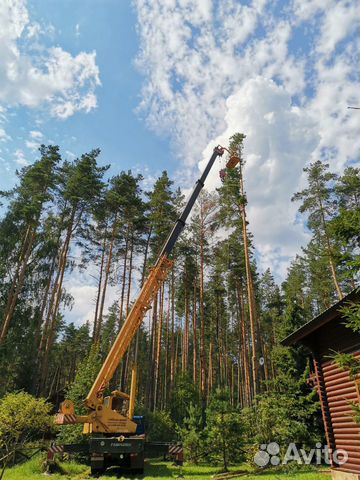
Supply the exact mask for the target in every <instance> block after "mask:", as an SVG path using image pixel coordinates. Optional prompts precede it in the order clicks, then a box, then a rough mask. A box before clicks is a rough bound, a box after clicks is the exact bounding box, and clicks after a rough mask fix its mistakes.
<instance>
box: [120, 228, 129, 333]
mask: <svg viewBox="0 0 360 480" xmlns="http://www.w3.org/2000/svg"><path fill="white" fill-rule="evenodd" d="M128 250H129V227H128V228H127V232H126V239H125V253H124V268H123V274H122V286H121V297H120V306H119V330H120V328H121V325H122V323H123V312H124V299H125V285H126V271H127V257H128Z"/></svg>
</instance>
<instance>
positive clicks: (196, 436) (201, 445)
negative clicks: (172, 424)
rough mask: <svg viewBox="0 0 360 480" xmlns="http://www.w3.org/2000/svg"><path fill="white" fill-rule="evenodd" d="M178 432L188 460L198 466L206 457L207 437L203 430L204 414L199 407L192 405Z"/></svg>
mask: <svg viewBox="0 0 360 480" xmlns="http://www.w3.org/2000/svg"><path fill="white" fill-rule="evenodd" d="M178 432H179V435H180V438H181V440H182V443H183V447H184V452H185V457H186V460H187V461H188V462H190V463H194V464H198V463H199V462H200V461H201V460H203V459H204V458H205V457H206V453H207V446H206V435H205V430H204V428H203V414H202V409H201V407H200V406H199V405H196V404H195V405H194V404H193V403H190V406H189V408H188V415H187V417H186V418H185V419H184V423H183V426H182V427H178Z"/></svg>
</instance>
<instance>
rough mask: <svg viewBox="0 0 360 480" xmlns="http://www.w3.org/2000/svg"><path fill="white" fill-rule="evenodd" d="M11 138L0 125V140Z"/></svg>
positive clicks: (4, 140)
mask: <svg viewBox="0 0 360 480" xmlns="http://www.w3.org/2000/svg"><path fill="white" fill-rule="evenodd" d="M8 140H11V137H10V135H8V134H7V133H6V132H5V130H4V129H3V128H1V127H0V142H7V141H8Z"/></svg>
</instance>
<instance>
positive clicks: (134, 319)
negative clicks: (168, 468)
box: [48, 145, 239, 474]
mask: <svg viewBox="0 0 360 480" xmlns="http://www.w3.org/2000/svg"><path fill="white" fill-rule="evenodd" d="M225 150H227V149H226V148H224V147H222V146H220V145H218V146H217V147H215V148H214V151H213V154H212V156H211V157H210V159H209V161H208V163H207V165H206V167H205V170H204V171H203V174H202V175H201V177H200V178H199V179H198V180H197V182H196V183H195V187H194V189H193V192H192V193H191V195H190V197H189V199H188V201H187V203H186V205H185V208H184V210H183V212H182V214H181V216H180V217H179V218H178V219H177V221H176V222H175V225H174V226H173V229H172V231H171V232H170V234H169V236H168V238H167V240H166V242H165V243H164V245H163V247H162V249H161V251H160V254H159V256H158V258H157V260H156V263H155V265H154V266H153V267H152V268H151V269H150V272H149V275H148V277H147V279H146V280H145V282H144V284H143V286H142V288H141V291H140V293H139V295H138V297H137V298H136V300H135V302H134V304H133V306H132V308H131V310H130V312H129V314H128V316H127V318H126V319H125V321H124V324H123V326H122V328H121V330H120V332H119V334H118V336H117V337H116V339H115V341H114V343H113V345H112V347H111V349H110V351H109V353H108V355H107V357H106V359H105V361H104V363H103V365H102V367H101V369H100V372H99V374H98V376H97V378H96V380H95V381H94V383H93V385H92V387H91V389H90V391H89V393H88V395H87V397H86V399H85V401H84V404H85V406H86V407H87V409H88V413H87V414H86V415H77V414H76V413H75V407H74V404H73V402H72V401H71V400H64V402H62V404H61V405H60V410H59V413H58V414H57V415H56V416H55V423H56V424H57V425H71V424H79V423H80V424H83V433H84V434H86V435H89V437H90V438H89V442H88V443H87V444H86V445H62V446H59V445H52V446H51V447H50V449H49V452H48V463H49V464H51V463H52V462H53V460H54V455H55V454H56V453H62V452H68V453H71V452H73V453H75V452H83V453H86V454H88V455H89V456H90V465H91V471H92V473H94V474H98V473H101V472H103V471H104V470H106V468H107V467H109V466H112V465H118V466H123V467H126V468H129V469H130V470H131V471H136V472H138V473H140V472H142V470H143V468H144V457H145V455H146V456H159V455H171V456H172V458H173V459H174V460H175V461H176V462H178V463H181V462H182V460H183V452H182V447H181V446H180V445H178V444H169V443H148V442H146V441H145V429H144V419H143V417H135V416H134V406H135V395H136V383H137V382H136V367H133V369H132V376H131V387H130V394H127V393H124V392H121V391H119V390H114V391H113V392H111V394H110V395H109V396H105V397H104V391H105V389H106V388H107V387H108V385H109V382H110V381H111V379H112V378H113V375H114V373H115V371H116V369H117V367H118V366H119V363H120V361H121V360H122V358H123V357H124V355H125V353H126V351H127V350H128V348H129V346H130V344H131V342H132V340H133V339H134V337H135V335H136V333H137V331H138V329H139V328H140V325H141V323H142V321H143V318H144V316H145V314H146V312H147V311H148V310H149V309H150V308H151V306H152V302H153V300H154V298H155V296H156V295H157V293H158V291H159V289H160V287H161V285H162V284H163V283H164V281H165V280H166V278H167V276H168V273H169V272H170V270H171V268H172V266H173V261H172V260H171V259H170V258H169V256H170V255H171V252H172V250H173V248H174V245H175V243H176V241H177V239H178V237H179V235H180V234H181V232H182V230H183V228H184V227H185V224H186V220H187V218H188V216H189V214H190V212H191V210H192V208H193V206H194V204H195V202H196V199H197V198H198V196H199V193H200V191H201V189H202V188H203V186H204V183H205V180H206V178H207V176H208V174H209V172H210V170H211V168H212V166H213V164H214V162H215V160H216V158H217V157H221V156H222V155H223V153H224V151H225ZM227 151H228V150H227ZM229 153H230V160H229V161H228V163H227V168H235V166H236V165H237V163H238V162H239V158H238V157H237V156H236V155H232V154H231V152H229ZM119 400H120V402H121V401H122V402H128V409H127V412H126V413H124V412H123V410H120V409H119Z"/></svg>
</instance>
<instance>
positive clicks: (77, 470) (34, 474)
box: [3, 457, 330, 480]
mask: <svg viewBox="0 0 360 480" xmlns="http://www.w3.org/2000/svg"><path fill="white" fill-rule="evenodd" d="M43 462H44V458H43V457H35V458H33V459H31V460H30V461H28V462H26V463H23V464H22V465H18V466H16V467H12V468H9V469H7V470H6V471H5V475H4V477H3V480H45V479H47V478H48V479H49V480H50V479H51V480H85V479H90V478H92V477H91V476H90V468H89V467H87V466H86V465H81V464H79V463H76V462H64V463H62V464H61V467H62V469H63V471H64V473H63V474H59V473H56V474H52V475H46V474H44V473H43V468H42V465H43ZM232 470H233V471H235V472H239V471H243V472H248V474H247V475H246V476H239V477H237V478H239V479H244V480H245V479H246V480H329V478H330V477H329V476H328V475H326V474H323V473H320V472H319V471H316V470H314V469H313V470H307V471H297V472H293V473H290V472H288V473H278V472H271V473H266V472H261V474H258V475H254V473H251V469H250V468H249V467H247V466H244V465H241V466H237V467H232ZM182 473H183V475H184V479H185V480H187V479H192V480H210V479H211V478H212V476H213V475H214V474H216V473H219V469H218V468H216V467H209V466H206V465H201V466H194V465H185V466H184V468H183V469H182ZM179 474H180V470H179V467H175V466H173V465H171V464H170V463H169V462H151V463H148V464H147V465H146V467H145V475H144V476H142V477H140V478H141V479H142V480H168V479H169V478H177V477H178V476H179ZM119 478H121V479H125V478H131V479H132V480H135V478H137V477H130V476H129V477H122V476H120V472H119V471H118V470H117V469H115V468H113V469H109V470H108V471H107V472H106V474H105V475H103V476H101V477H100V479H101V480H116V479H119ZM234 480H235V479H234Z"/></svg>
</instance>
